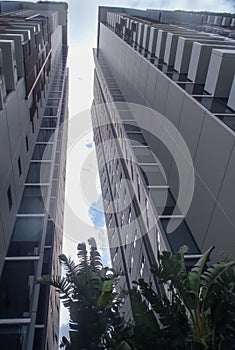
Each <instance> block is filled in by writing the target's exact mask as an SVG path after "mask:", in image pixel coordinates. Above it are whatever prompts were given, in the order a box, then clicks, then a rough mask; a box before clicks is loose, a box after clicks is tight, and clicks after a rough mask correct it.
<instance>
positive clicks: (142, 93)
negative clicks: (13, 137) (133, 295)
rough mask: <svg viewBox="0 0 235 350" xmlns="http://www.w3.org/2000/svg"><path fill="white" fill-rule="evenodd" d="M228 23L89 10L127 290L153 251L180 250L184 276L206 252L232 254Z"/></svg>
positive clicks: (233, 110)
mask: <svg viewBox="0 0 235 350" xmlns="http://www.w3.org/2000/svg"><path fill="white" fill-rule="evenodd" d="M234 21H235V19H234V18H232V16H230V17H229V16H228V17H224V18H223V17H222V16H219V15H216V14H207V15H204V14H200V13H198V14H196V13H189V12H181V11H161V10H146V11H142V10H135V9H126V8H113V7H100V8H99V18H98V42H97V49H95V50H94V60H95V73H94V102H93V105H92V120H93V127H94V141H95V144H96V149H97V158H98V166H99V173H100V180H101V187H102V195H103V199H104V212H105V216H106V224H107V230H108V238H109V244H110V251H111V259H112V263H113V265H114V267H116V268H121V269H122V270H123V271H124V272H125V276H126V280H125V281H124V282H122V283H124V284H125V285H126V286H127V287H129V286H130V285H131V282H132V281H133V280H136V279H138V278H140V277H143V278H145V279H146V280H149V279H150V278H151V276H150V266H151V264H152V263H154V262H155V261H157V260H158V254H159V252H161V251H162V250H170V251H172V252H177V251H178V249H179V248H180V247H181V246H182V245H187V246H188V247H189V249H190V253H189V254H188V255H187V256H186V261H187V263H188V265H189V266H190V264H192V263H194V262H195V260H196V259H197V258H198V257H199V256H200V254H201V252H202V251H205V250H206V249H207V248H209V247H210V246H212V245H215V251H214V255H213V259H217V258H219V257H220V254H221V253H225V254H229V255H232V256H234V253H235V239H234V234H235V221H234V218H235V212H234V208H235V206H234V198H235V193H234V191H235V189H234V186H233V185H232V184H233V179H234V177H235V148H234V140H235V138H234V131H235V78H234V73H235V41H233V37H234V33H235V30H234ZM191 197H192V198H191ZM170 225H171V226H170ZM170 227H171V229H170ZM153 282H154V281H153Z"/></svg>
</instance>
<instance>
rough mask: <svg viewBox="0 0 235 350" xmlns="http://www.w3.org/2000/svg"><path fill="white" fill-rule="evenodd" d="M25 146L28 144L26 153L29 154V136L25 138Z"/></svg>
mask: <svg viewBox="0 0 235 350" xmlns="http://www.w3.org/2000/svg"><path fill="white" fill-rule="evenodd" d="M25 144H26V151H27V152H28V150H29V140H28V136H25Z"/></svg>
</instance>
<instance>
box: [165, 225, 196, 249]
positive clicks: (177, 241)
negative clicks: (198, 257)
mask: <svg viewBox="0 0 235 350" xmlns="http://www.w3.org/2000/svg"><path fill="white" fill-rule="evenodd" d="M171 220H174V222H175V223H179V226H178V227H177V228H176V229H175V230H174V231H173V232H172V233H167V226H168V223H169V221H170V219H161V220H160V221H161V223H162V226H163V228H164V231H165V232H166V237H167V239H168V241H169V244H170V246H171V249H172V252H173V253H177V252H178V251H179V249H180V247H182V246H183V245H187V246H188V247H189V252H190V254H200V250H199V249H198V246H197V245H196V243H195V241H194V239H193V236H192V234H191V232H190V230H189V227H188V225H187V224H186V222H185V220H183V221H182V219H176V218H175V219H171Z"/></svg>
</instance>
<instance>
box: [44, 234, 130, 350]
mask: <svg viewBox="0 0 235 350" xmlns="http://www.w3.org/2000/svg"><path fill="white" fill-rule="evenodd" d="M88 242H89V244H90V251H89V253H88V252H87V249H86V244H85V243H80V244H78V247H77V251H78V253H77V256H78V259H79V262H78V264H76V263H75V262H74V261H72V260H70V259H69V258H67V257H66V256H65V255H64V254H62V255H60V256H59V260H60V262H61V263H62V265H63V267H64V269H65V271H66V275H65V276H64V277H61V276H42V277H40V278H39V279H38V283H42V284H47V285H50V286H53V287H55V288H56V290H57V291H58V292H59V293H60V298H61V299H62V302H63V304H64V306H65V307H66V308H67V309H68V310H69V314H70V321H69V335H70V341H68V340H67V339H66V338H65V337H63V338H62V343H61V345H60V347H61V348H65V350H80V349H83V350H93V349H94V350H97V349H110V350H111V349H120V350H128V349H130V347H129V346H128V344H127V342H126V341H125V337H126V338H128V334H129V328H128V325H127V324H126V323H125V322H124V320H123V318H122V317H121V315H120V313H119V307H120V305H121V303H122V299H123V295H122V294H117V293H115V291H114V287H115V284H116V282H117V280H118V278H119V276H120V272H117V271H115V270H113V269H111V268H109V267H104V266H103V265H102V262H101V258H100V254H99V252H98V250H97V246H96V242H95V240H94V239H89V241H88Z"/></svg>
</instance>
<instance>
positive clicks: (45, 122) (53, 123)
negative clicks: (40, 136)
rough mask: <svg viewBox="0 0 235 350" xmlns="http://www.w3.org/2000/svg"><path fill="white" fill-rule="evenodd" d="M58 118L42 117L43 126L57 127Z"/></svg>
mask: <svg viewBox="0 0 235 350" xmlns="http://www.w3.org/2000/svg"><path fill="white" fill-rule="evenodd" d="M56 124H57V118H46V117H45V118H43V119H42V124H41V127H42V128H56Z"/></svg>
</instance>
